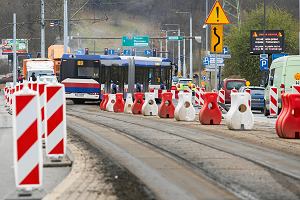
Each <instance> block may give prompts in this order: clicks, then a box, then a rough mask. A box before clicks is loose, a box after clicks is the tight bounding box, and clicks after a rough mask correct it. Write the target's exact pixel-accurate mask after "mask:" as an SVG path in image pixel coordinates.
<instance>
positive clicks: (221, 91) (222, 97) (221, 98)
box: [218, 88, 225, 104]
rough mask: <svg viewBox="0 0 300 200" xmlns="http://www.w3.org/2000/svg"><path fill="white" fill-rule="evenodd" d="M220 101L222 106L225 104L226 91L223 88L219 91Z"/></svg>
mask: <svg viewBox="0 0 300 200" xmlns="http://www.w3.org/2000/svg"><path fill="white" fill-rule="evenodd" d="M218 101H219V102H220V103H222V104H225V90H223V89H222V88H221V89H220V90H219V96H218Z"/></svg>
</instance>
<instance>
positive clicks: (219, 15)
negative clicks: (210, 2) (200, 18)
mask: <svg viewBox="0 0 300 200" xmlns="http://www.w3.org/2000/svg"><path fill="white" fill-rule="evenodd" d="M229 23H230V22H229V20H228V18H227V16H226V14H225V11H224V10H223V8H222V6H221V4H220V3H219V1H216V2H215V4H214V6H213V8H212V9H211V11H210V13H209V15H208V17H207V19H206V20H205V24H229Z"/></svg>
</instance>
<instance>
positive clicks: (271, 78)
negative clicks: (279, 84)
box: [269, 68, 275, 86]
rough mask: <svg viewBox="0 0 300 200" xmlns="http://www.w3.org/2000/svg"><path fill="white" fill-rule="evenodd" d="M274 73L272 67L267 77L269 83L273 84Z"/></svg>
mask: <svg viewBox="0 0 300 200" xmlns="http://www.w3.org/2000/svg"><path fill="white" fill-rule="evenodd" d="M274 75H275V68H273V69H272V70H271V72H270V78H269V85H270V86H273V84H274Z"/></svg>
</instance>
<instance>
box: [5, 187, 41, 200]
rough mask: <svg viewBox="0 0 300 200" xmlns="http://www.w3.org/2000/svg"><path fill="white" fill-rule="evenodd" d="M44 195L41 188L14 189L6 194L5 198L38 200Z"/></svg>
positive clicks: (7, 199)
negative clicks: (28, 189)
mask: <svg viewBox="0 0 300 200" xmlns="http://www.w3.org/2000/svg"><path fill="white" fill-rule="evenodd" d="M45 195H46V192H45V191H44V190H43V189H36V190H32V191H25V190H16V191H15V192H14V193H12V194H10V195H8V196H7V197H6V198H5V199H6V200H29V199H30V200H40V199H42V198H43V197H44V196H45Z"/></svg>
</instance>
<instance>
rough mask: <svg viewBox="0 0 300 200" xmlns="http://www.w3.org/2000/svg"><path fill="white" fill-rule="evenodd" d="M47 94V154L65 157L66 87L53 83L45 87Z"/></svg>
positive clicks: (51, 156)
mask: <svg viewBox="0 0 300 200" xmlns="http://www.w3.org/2000/svg"><path fill="white" fill-rule="evenodd" d="M45 92H46V104H45V121H46V123H45V129H46V138H45V139H46V154H47V156H48V157H50V158H59V157H63V156H64V155H65V153H66V144H67V129H66V99H65V86H64V85H63V84H60V83H51V84H48V85H46V86H45ZM39 111H40V110H39Z"/></svg>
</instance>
